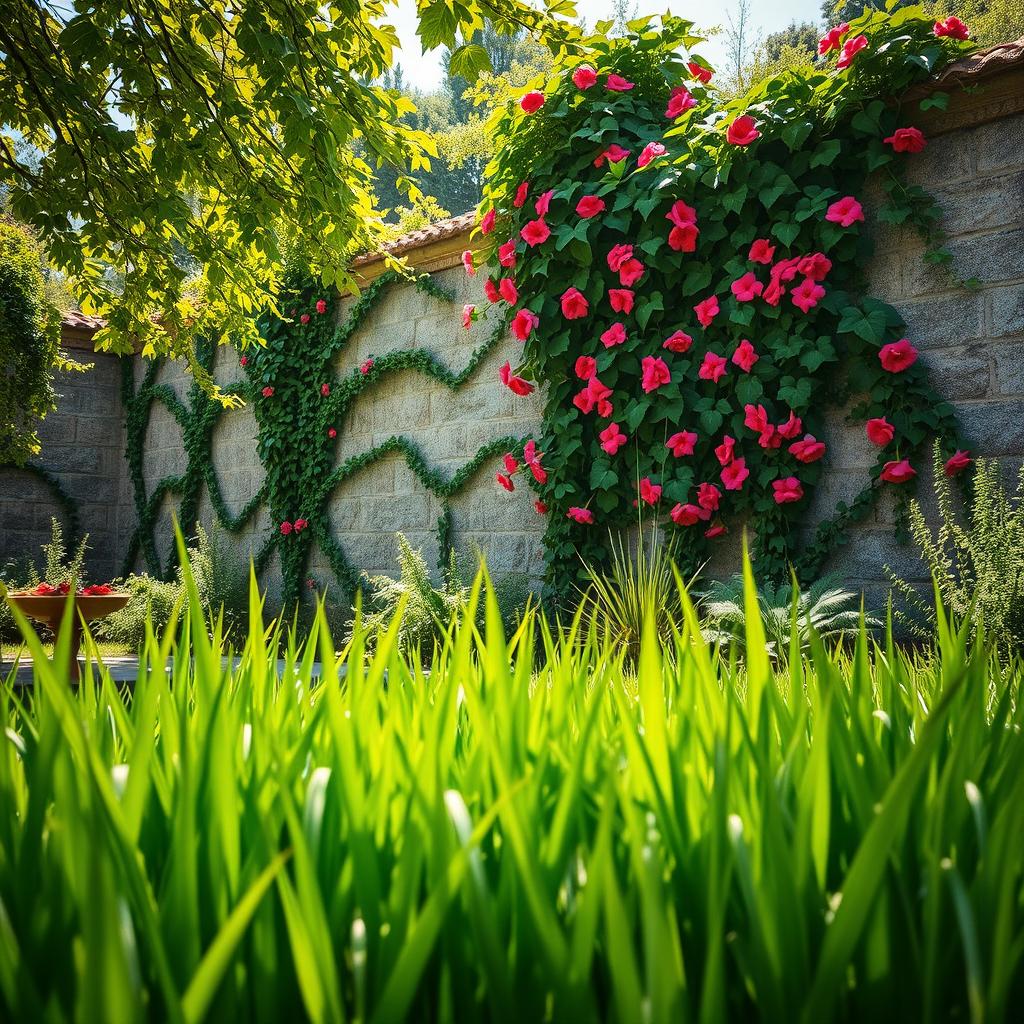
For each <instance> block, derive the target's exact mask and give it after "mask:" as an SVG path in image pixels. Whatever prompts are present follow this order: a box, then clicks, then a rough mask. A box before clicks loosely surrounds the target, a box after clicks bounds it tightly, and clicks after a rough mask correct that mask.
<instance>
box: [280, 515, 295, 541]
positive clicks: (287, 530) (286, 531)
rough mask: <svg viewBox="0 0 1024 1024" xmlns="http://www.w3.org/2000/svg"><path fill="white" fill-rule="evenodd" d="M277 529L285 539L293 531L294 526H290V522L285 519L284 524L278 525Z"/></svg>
mask: <svg viewBox="0 0 1024 1024" xmlns="http://www.w3.org/2000/svg"><path fill="white" fill-rule="evenodd" d="M279 529H280V531H281V533H282V534H283V535H284V536H285V537H287V536H288V535H289V534H290V533H291V532H292V530H294V529H295V527H294V526H292V524H291V523H290V522H288V520H287V519H286V520H285V521H284V522H283V523H282V524H281V525H280V527H279Z"/></svg>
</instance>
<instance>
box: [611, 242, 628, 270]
mask: <svg viewBox="0 0 1024 1024" xmlns="http://www.w3.org/2000/svg"><path fill="white" fill-rule="evenodd" d="M632 258H633V246H631V245H624V244H622V243H620V244H619V245H613V246H612V248H611V250H610V251H609V253H608V269H609V270H611V271H613V272H614V273H616V274H617V273H618V272H619V271H620V270H621V269H622V266H623V264H624V263H626V262H627V261H628V260H631V259H632Z"/></svg>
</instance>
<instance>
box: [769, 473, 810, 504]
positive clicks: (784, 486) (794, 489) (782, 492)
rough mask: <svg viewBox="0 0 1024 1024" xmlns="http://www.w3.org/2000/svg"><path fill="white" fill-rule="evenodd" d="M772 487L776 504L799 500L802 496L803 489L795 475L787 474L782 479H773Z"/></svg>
mask: <svg viewBox="0 0 1024 1024" xmlns="http://www.w3.org/2000/svg"><path fill="white" fill-rule="evenodd" d="M772 489H773V490H774V491H775V494H774V498H775V504H776V505H788V504H790V503H791V502H794V501H799V500H800V499H801V498H802V497H803V496H804V489H803V487H802V486H801V484H800V481H799V480H797V478H796V477H795V476H787V477H784V478H783V479H782V480H773V481H772Z"/></svg>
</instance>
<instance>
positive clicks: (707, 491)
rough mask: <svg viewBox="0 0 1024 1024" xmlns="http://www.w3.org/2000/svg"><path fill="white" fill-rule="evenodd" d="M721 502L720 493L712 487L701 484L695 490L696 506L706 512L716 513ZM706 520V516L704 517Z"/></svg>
mask: <svg viewBox="0 0 1024 1024" xmlns="http://www.w3.org/2000/svg"><path fill="white" fill-rule="evenodd" d="M721 500H722V492H721V491H720V490H719V489H718V488H717V487H716V486H715V485H714V484H709V483H703V484H701V485H700V487H698V488H697V504H698V505H700V507H701V508H702V509H705V510H706V511H708V512H716V511H717V510H718V503H719V502H720V501H721ZM704 518H705V519H706V518H708V517H707V516H705V517H704Z"/></svg>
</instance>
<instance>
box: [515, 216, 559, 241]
mask: <svg viewBox="0 0 1024 1024" xmlns="http://www.w3.org/2000/svg"><path fill="white" fill-rule="evenodd" d="M519 237H520V238H521V239H522V240H523V241H524V242H525V243H526V244H527V245H528V246H530V247H531V248H532V247H533V246H535V245H540V244H541V243H542V242H546V241H547V240H548V239H549V238H550V237H551V228H549V227H548V226H547V224H545V223H544V218H543V217H538V218H537V219H536V220H528V221H527V222H526V223H525V224H524V225H523V226H522V228H521V229H520V231H519Z"/></svg>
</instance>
